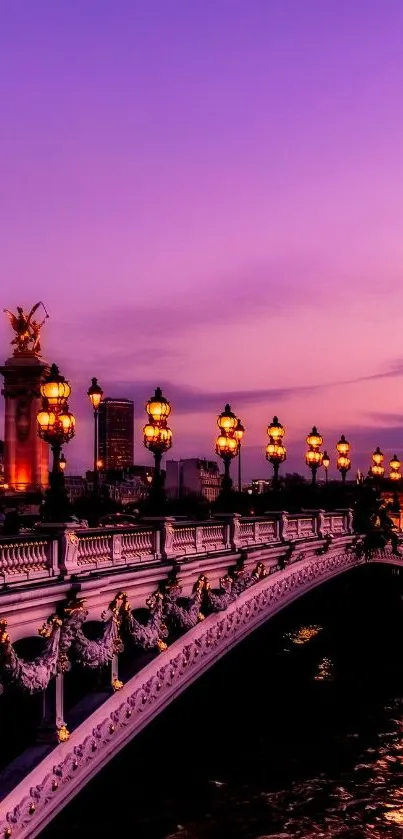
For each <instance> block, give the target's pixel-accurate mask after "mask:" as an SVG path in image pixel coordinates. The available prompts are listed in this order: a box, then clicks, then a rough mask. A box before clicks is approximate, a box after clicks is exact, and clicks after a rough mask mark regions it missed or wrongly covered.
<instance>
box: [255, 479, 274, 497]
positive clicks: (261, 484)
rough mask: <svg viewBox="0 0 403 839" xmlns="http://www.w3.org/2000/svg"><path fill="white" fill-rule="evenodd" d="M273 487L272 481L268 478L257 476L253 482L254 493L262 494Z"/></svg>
mask: <svg viewBox="0 0 403 839" xmlns="http://www.w3.org/2000/svg"><path fill="white" fill-rule="evenodd" d="M270 487H271V481H268V480H267V479H266V478H255V479H254V480H253V481H252V483H251V489H252V492H253V494H254V495H261V494H262V493H263V492H268V491H269V489H270Z"/></svg>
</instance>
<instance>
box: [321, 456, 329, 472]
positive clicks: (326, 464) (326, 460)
mask: <svg viewBox="0 0 403 839" xmlns="http://www.w3.org/2000/svg"><path fill="white" fill-rule="evenodd" d="M322 465H323V466H324V467H325V469H329V466H330V457H329V455H328V453H327V452H324V453H323V458H322Z"/></svg>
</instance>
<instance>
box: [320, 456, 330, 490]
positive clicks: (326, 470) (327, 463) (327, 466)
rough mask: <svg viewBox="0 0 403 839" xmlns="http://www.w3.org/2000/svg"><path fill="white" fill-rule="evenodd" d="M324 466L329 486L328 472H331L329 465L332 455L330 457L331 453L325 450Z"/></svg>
mask: <svg viewBox="0 0 403 839" xmlns="http://www.w3.org/2000/svg"><path fill="white" fill-rule="evenodd" d="M322 466H324V467H325V481H326V486H327V485H328V482H329V475H328V472H329V466H330V457H329V455H328V453H327V452H326V451H325V452H323V457H322Z"/></svg>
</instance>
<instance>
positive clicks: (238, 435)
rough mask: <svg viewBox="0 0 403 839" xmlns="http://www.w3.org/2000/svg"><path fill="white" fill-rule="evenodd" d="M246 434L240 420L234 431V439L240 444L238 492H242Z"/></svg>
mask: <svg viewBox="0 0 403 839" xmlns="http://www.w3.org/2000/svg"><path fill="white" fill-rule="evenodd" d="M244 434H245V429H244V427H243V425H242V423H241V420H240V419H239V418H238V422H237V424H236V426H235V429H234V437H235V440H236V441H237V443H238V492H242V472H241V443H242V438H243V435H244Z"/></svg>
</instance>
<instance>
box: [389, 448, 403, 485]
mask: <svg viewBox="0 0 403 839" xmlns="http://www.w3.org/2000/svg"><path fill="white" fill-rule="evenodd" d="M400 466H401V463H400V460H399V458H398V457H396V455H395V454H394V455H393V457H392V460H390V461H389V467H390V472H389V478H390V480H391V481H400V480H401V477H402V476H401V473H400Z"/></svg>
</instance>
